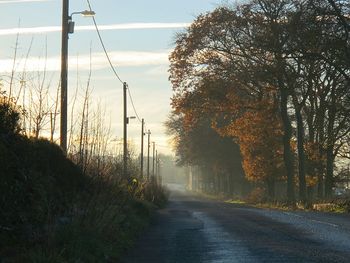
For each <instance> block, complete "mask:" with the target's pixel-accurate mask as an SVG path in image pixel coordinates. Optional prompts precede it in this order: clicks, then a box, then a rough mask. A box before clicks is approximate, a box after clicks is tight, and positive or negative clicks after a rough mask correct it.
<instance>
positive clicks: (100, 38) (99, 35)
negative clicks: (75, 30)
mask: <svg viewBox="0 0 350 263" xmlns="http://www.w3.org/2000/svg"><path fill="white" fill-rule="evenodd" d="M86 1H87V4H88V6H89V9H90V11H92V8H91V4H90V0H86ZM92 20H93V22H94V25H95V29H96V32H97V35H98V38H99V40H100V43H101V45H102V48H103V51H104V53H105V55H106V57H107V60H108V63H109V65H110V66H111V69H112V71H113V73H114V75H115V76H116V77H117V78H118V80H119V81H120V82H121V83H124V81H122V79H121V78H120V77H119V75H118V73H117V71H116V69H115V68H114V66H113V64H112V61H111V59H110V57H109V55H108V52H107V49H106V46H105V44H104V43H103V39H102V36H101V34H100V30H99V29H98V26H97V23H96V20H95V17H92Z"/></svg>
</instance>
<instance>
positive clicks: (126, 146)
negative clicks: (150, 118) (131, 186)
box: [123, 82, 128, 178]
mask: <svg viewBox="0 0 350 263" xmlns="http://www.w3.org/2000/svg"><path fill="white" fill-rule="evenodd" d="M126 89H127V84H126V82H124V83H123V100H124V103H123V104H124V105H123V106H124V111H123V113H124V117H123V120H124V121H123V131H124V137H123V138H124V143H123V146H124V147H123V148H124V150H123V176H124V178H126V177H127V161H128V141H127V139H128V138H127V124H128V117H127V105H126V103H127V101H126Z"/></svg>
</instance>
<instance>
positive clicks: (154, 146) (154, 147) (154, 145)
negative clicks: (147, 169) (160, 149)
mask: <svg viewBox="0 0 350 263" xmlns="http://www.w3.org/2000/svg"><path fill="white" fill-rule="evenodd" d="M152 144H153V155H152V163H153V164H152V175H153V176H155V174H154V161H155V159H154V157H155V156H154V155H155V149H156V143H155V142H152Z"/></svg>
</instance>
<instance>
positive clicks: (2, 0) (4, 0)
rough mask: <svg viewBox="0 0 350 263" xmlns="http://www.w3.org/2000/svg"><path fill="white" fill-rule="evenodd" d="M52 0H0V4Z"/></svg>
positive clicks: (46, 0) (47, 0)
mask: <svg viewBox="0 0 350 263" xmlns="http://www.w3.org/2000/svg"><path fill="white" fill-rule="evenodd" d="M50 1H52V0H0V5H1V4H16V3H29V2H50Z"/></svg>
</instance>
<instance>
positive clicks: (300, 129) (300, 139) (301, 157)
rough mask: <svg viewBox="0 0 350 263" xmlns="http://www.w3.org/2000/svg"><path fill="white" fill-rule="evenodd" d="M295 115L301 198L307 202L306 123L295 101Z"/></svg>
mask: <svg viewBox="0 0 350 263" xmlns="http://www.w3.org/2000/svg"><path fill="white" fill-rule="evenodd" d="M294 108H295V117H296V120H297V143H298V145H297V147H298V176H299V199H300V200H301V201H302V202H303V203H305V202H306V180H305V152H304V125H303V117H302V115H301V112H300V111H301V108H300V106H298V105H296V104H295V103H294Z"/></svg>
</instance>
